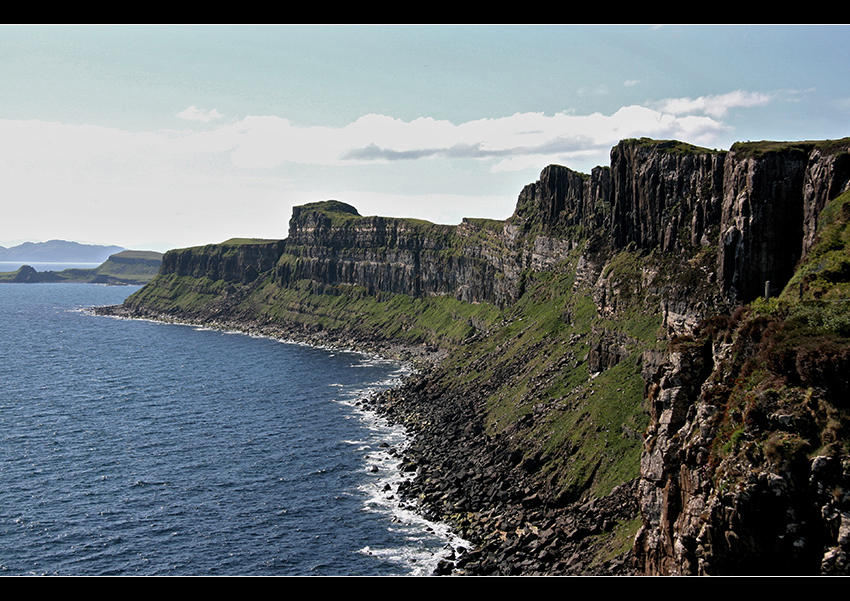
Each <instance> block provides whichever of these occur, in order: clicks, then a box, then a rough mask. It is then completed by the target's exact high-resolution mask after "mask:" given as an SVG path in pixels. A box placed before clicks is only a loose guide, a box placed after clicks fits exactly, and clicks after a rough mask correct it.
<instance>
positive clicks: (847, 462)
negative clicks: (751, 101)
mask: <svg viewBox="0 0 850 601" xmlns="http://www.w3.org/2000/svg"><path fill="white" fill-rule="evenodd" d="M848 149H850V140H848V139H845V140H839V141H824V142H801V143H767V142H762V143H747V144H736V145H734V146H733V147H732V148H731V149H730V150H729V151H711V150H707V149H701V148H696V147H693V146H690V145H687V144H683V143H680V142H675V141H656V140H647V139H641V140H625V141H623V142H621V143H620V144H618V145H617V146H616V147H615V148H614V149H613V150H612V151H611V165H610V167H605V168H601V167H600V168H596V169H594V170H593V171H592V172H591V173H590V174H580V173H577V172H574V171H572V170H570V169H568V168H566V167H561V166H556V165H551V166H549V167H546V168H545V169H544V170H543V171H542V173H541V175H540V179H539V180H538V181H537V182H535V183H533V184H529V185H528V186H526V187H525V188H524V189H523V190H522V191H521V192H520V194H519V198H518V201H517V207H516V211H515V212H514V214H513V215H512V216H511V217H510V218H508V219H507V220H505V221H496V220H484V219H465V220H464V221H463V223H461V224H459V225H457V226H445V225H436V224H432V223H428V222H424V221H419V220H415V219H399V218H384V217H364V216H361V215H359V214H358V212H357V210H356V209H355V208H354V207H351V206H349V205H347V204H345V203H342V202H338V201H324V202H318V203H313V204H309V205H305V206H303V207H296V208H295V209H294V211H293V215H292V219H291V220H290V224H289V233H288V237H287V238H286V239H284V240H279V241H256V240H231V241H229V242H227V243H225V244H221V245H210V246H208V247H203V248H193V249H184V250H176V251H170V252H169V253H167V254H166V256H165V257H164V260H163V264H162V268H161V270H160V273H159V275H158V276H157V277H156V278H155V279H154V281H153V282H151V284H149V285H148V286H146V287H144V288H142V289H141V290H140V291H138V292H137V293H136V294H134V295H133V296H131V297H130V298H129V299H128V300H127V301H126V303H125V305H124V306H123V307H121V308H118V309H116V308H113V309H112V311H113V312H122V313H124V314H130V315H135V316H148V317H149V316H155V317H160V318H170V319H181V320H189V321H202V322H204V323H212V324H215V323H219V324H222V325H228V326H236V327H242V328H243V329H250V330H255V331H261V332H266V333H272V334H276V335H281V336H289V337H293V338H299V339H302V340H308V341H310V342H316V343H325V344H351V345H356V346H358V347H360V348H371V349H374V350H378V351H381V352H387V353H389V352H396V353H400V354H399V355H397V356H401V357H405V358H421V357H428V356H430V355H434V356H438V357H439V361H432V362H431V363H430V364H429V366H428V367H423V369H422V371H421V373H420V374H419V375H417V376H415V377H414V378H412V379H411V380H410V381H408V382H406V383H405V384H404V385H403V386H402V387H400V388H399V389H397V390H394V391H390V392H388V393H387V394H385V395H383V396H382V397H381V398H376V399H373V400H371V401H370V405H371V406H372V407H373V408H375V409H376V410H379V411H382V412H384V413H385V414H387V415H391V416H393V418H394V419H397V420H399V421H401V422H404V423H405V424H406V425H407V426H408V427H409V428H410V430H411V432H412V433H413V434H414V435H415V441H416V442H415V443H414V445H413V446H412V448H411V450H410V451H409V456H408V458H407V463H406V465H407V466H408V469H410V470H412V471H416V473H417V476H416V478H415V479H414V481H413V482H412V483H411V484H409V485H408V486H407V489H406V490H400V491H398V495H399V496H400V497H403V498H407V499H415V500H416V502H417V506H418V508H419V509H420V510H421V511H424V512H425V513H427V514H429V515H431V516H432V517H435V518H437V519H441V520H447V521H449V522H451V523H453V524H454V525H455V526H456V527H457V528H458V530H460V531H461V532H463V534H464V535H465V536H467V537H468V538H469V540H471V541H473V542H474V543H475V544H476V545H477V549H476V550H475V551H474V552H470V553H466V554H464V555H462V556H458V557H455V558H453V559H452V561H451V562H448V563H447V564H446V565H445V566H443V568H444V571H446V572H448V571H452V570H453V571H455V572H458V573H467V574H517V573H529V574H532V573H534V574H553V573H555V574H592V573H639V574H735V573H759V574H762V573H783V574H787V573H805V574H815V573H847V571H848V569H850V568H848V564H847V556H846V554H847V552H848V551H850V547H848V545H850V498H848V492H847V491H848V490H850V448H848V442H847V441H848V438H847V432H846V425H847V421H848V413H847V412H848V410H850V407H848V403H847V401H846V400H845V399H847V398H848V395H850V385H848V381H847V375H846V374H848V373H850V369H848V368H850V339H849V338H848V336H850V317H848V313H850V311H848V307H847V304H846V303H845V302H844V301H845V300H846V298H847V297H848V296H850V294H848V292H850V290H848V284H847V282H848V281H850V258H848V252H847V249H848V247H850V233H848V232H850V229H848V228H847V227H845V224H846V223H847V222H848V221H850V200H849V199H850V194H845V192H846V191H847V189H848V182H850V154H848ZM827 301H829V302H827Z"/></svg>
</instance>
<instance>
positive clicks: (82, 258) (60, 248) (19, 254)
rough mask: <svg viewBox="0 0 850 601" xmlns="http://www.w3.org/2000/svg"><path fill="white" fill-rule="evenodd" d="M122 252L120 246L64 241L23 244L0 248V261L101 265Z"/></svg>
mask: <svg viewBox="0 0 850 601" xmlns="http://www.w3.org/2000/svg"><path fill="white" fill-rule="evenodd" d="M123 250H124V248H123V247H121V246H100V245H96V244H81V243H79V242H68V241H66V240H48V241H47V242H24V243H23V244H19V245H17V246H12V247H10V248H5V247H3V246H0V261H29V262H68V263H71V262H73V263H102V262H104V261H106V260H107V259H108V258H109V257H110V255H114V254H116V253H119V252H121V251H123Z"/></svg>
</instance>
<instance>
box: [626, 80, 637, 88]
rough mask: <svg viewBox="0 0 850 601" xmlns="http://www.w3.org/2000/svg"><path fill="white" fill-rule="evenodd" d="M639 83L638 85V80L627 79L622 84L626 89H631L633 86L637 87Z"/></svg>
mask: <svg viewBox="0 0 850 601" xmlns="http://www.w3.org/2000/svg"><path fill="white" fill-rule="evenodd" d="M639 83H640V80H639V79H627V80H626V81H624V82H623V86H624V87H626V88H631V87H633V86H636V85H638V84H639Z"/></svg>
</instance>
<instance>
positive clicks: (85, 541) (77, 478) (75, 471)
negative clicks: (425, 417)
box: [0, 284, 463, 576]
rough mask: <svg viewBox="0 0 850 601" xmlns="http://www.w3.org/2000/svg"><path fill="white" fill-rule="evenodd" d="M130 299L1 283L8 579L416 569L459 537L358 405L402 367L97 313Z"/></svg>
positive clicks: (0, 553)
mask: <svg viewBox="0 0 850 601" xmlns="http://www.w3.org/2000/svg"><path fill="white" fill-rule="evenodd" d="M134 290H136V288H135V287H109V286H96V285H91V284H2V285H0V324H2V335H0V345H2V346H0V574H7V575H19V574H58V575H267V576H273V575H274V576H278V575H404V574H413V575H424V574H430V573H431V572H432V570H433V568H434V567H435V565H436V563H437V561H438V560H439V559H440V558H441V557H442V556H443V555H444V554H445V552H446V548H447V544H451V545H462V544H463V541H458V540H455V539H452V538H451V535H450V534H449V533H448V532H446V531H445V530H444V529H441V528H440V527H439V526H437V525H434V524H429V523H427V522H425V521H424V520H422V519H420V518H418V517H417V516H416V515H415V513H414V512H412V511H410V508H408V509H404V508H403V507H402V506H401V505H400V504H399V502H398V500H397V499H396V498H395V497H394V493H393V491H394V488H395V486H397V484H398V482H399V479H400V477H401V476H400V472H399V470H398V469H397V464H396V460H395V459H394V455H393V454H392V453H390V452H388V450H389V449H394V448H395V449H400V448H401V447H403V445H404V443H405V436H404V432H403V431H402V430H401V429H399V428H398V427H394V426H392V425H390V424H387V423H384V422H382V421H381V420H380V419H378V418H376V417H375V416H373V415H370V414H368V413H366V412H363V411H361V410H359V409H358V408H357V406H356V404H357V401H358V400H360V399H362V398H364V397H365V396H366V395H368V394H371V393H373V392H375V391H378V390H380V389H383V388H387V387H389V386H392V385H394V384H396V383H397V382H398V380H399V378H400V377H402V376H403V375H404V373H405V368H404V366H402V365H399V364H397V363H394V362H390V361H384V360H380V359H377V358H375V357H370V356H367V355H364V354H360V353H355V352H340V351H333V350H328V349H320V348H314V347H310V346H304V345H298V344H291V343H284V342H280V341H275V340H272V339H268V338H258V337H252V336H248V335H244V334H235V333H228V332H222V331H216V330H210V329H204V328H199V327H193V326H184V325H174V324H162V323H157V322H152V321H140V320H126V319H117V318H111V317H104V316H97V315H94V314H93V313H91V311H89V310H88V309H89V308H90V307H93V306H98V305H110V304H118V303H121V302H122V301H123V300H124V298H126V296H127V295H129V294H130V293H131V292H133V291H134Z"/></svg>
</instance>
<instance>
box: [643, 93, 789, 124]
mask: <svg viewBox="0 0 850 601" xmlns="http://www.w3.org/2000/svg"><path fill="white" fill-rule="evenodd" d="M772 99H773V96H772V95H770V94H762V93H759V92H745V91H743V90H735V91H734V92H729V93H727V94H718V95H714V96H700V97H699V98H667V99H665V100H662V101H660V102H659V103H658V107H659V109H660V110H662V111H665V112H669V113H672V114H674V115H681V114H684V113H704V114H706V115H709V116H710V117H714V118H716V119H722V118H723V117H725V116H726V115H727V113H728V112H729V110H730V109H733V108H737V107H744V108H750V107H754V106H764V105H765V104H767V103H768V102H770V101H771V100H772Z"/></svg>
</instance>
